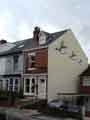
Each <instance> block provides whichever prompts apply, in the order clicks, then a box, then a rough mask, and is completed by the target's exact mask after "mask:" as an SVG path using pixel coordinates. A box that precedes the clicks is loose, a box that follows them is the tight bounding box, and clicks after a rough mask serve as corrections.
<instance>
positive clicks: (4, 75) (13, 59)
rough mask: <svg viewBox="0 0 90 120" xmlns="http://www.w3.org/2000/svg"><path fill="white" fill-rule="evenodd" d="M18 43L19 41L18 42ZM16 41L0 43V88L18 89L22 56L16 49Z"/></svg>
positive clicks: (21, 69) (21, 70)
mask: <svg viewBox="0 0 90 120" xmlns="http://www.w3.org/2000/svg"><path fill="white" fill-rule="evenodd" d="M18 44H19V43H18ZM16 46H17V47H19V46H18V45H17V43H8V42H6V43H3V44H0V89H2V90H11V89H12V91H18V92H19V91H20V82H21V81H20V80H21V78H22V73H23V58H22V57H23V56H22V54H21V52H20V51H18V49H17V51H16V49H15V48H16Z"/></svg>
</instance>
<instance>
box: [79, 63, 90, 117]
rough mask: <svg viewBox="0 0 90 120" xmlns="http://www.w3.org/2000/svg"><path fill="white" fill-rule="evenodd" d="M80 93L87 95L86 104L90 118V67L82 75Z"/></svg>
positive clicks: (85, 97)
mask: <svg viewBox="0 0 90 120" xmlns="http://www.w3.org/2000/svg"><path fill="white" fill-rule="evenodd" d="M79 90H80V93H82V94H85V95H86V96H84V104H85V110H86V115H87V116H89V117H90V65H89V66H88V68H87V69H86V70H85V71H84V72H83V73H82V74H81V75H80V88H79Z"/></svg>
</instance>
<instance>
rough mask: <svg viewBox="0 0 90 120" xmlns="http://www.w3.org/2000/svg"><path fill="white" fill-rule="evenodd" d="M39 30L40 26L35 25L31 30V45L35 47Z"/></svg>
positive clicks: (37, 43) (37, 42)
mask: <svg viewBox="0 0 90 120" xmlns="http://www.w3.org/2000/svg"><path fill="white" fill-rule="evenodd" d="M39 32H40V28H39V27H37V26H36V27H35V28H34V31H33V41H32V45H33V47H37V46H38V45H39Z"/></svg>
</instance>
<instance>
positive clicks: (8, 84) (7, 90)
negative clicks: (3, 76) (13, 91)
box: [6, 80, 9, 91]
mask: <svg viewBox="0 0 90 120" xmlns="http://www.w3.org/2000/svg"><path fill="white" fill-rule="evenodd" d="M8 82H9V81H8V80H6V90H7V91H8V85H9V83H8Z"/></svg>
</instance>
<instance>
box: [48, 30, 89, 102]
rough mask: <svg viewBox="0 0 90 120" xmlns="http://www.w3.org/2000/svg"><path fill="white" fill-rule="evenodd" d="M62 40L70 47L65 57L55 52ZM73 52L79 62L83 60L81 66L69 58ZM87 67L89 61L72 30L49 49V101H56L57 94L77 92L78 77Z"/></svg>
mask: <svg viewBox="0 0 90 120" xmlns="http://www.w3.org/2000/svg"><path fill="white" fill-rule="evenodd" d="M62 40H63V41H64V42H65V45H66V46H67V47H68V49H67V53H65V54H64V55H63V54H61V53H59V52H58V51H57V50H55V48H56V47H59V45H60V42H61V41H62ZM71 51H74V52H75V54H76V55H77V60H78V59H79V58H81V59H82V63H81V64H79V63H78V61H77V60H76V61H73V60H71V59H70V58H69V56H70V55H71ZM87 66H88V59H87V57H86V56H85V54H84V52H83V50H82V49H81V47H80V45H79V43H78V41H77V40H76V38H75V36H74V35H73V33H72V31H71V30H68V31H67V32H66V33H65V34H64V35H63V36H62V37H60V38H59V39H57V40H56V41H54V42H53V43H52V44H50V45H49V48H48V100H51V99H54V98H55V97H56V95H57V93H72V92H77V90H78V76H79V75H80V73H82V72H83V70H85V69H86V68H87Z"/></svg>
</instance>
